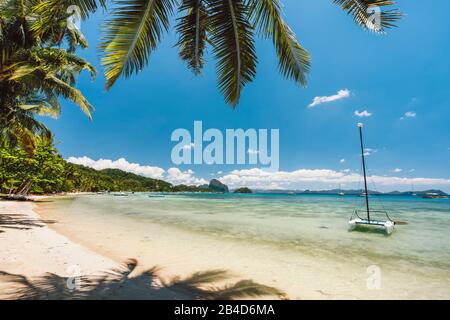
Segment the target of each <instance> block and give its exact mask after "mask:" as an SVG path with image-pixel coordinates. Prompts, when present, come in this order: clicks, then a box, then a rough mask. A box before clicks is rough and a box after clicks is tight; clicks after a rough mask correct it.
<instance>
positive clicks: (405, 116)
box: [400, 111, 417, 120]
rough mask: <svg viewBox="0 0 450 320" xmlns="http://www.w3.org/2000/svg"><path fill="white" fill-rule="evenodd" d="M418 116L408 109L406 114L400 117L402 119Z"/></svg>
mask: <svg viewBox="0 0 450 320" xmlns="http://www.w3.org/2000/svg"><path fill="white" fill-rule="evenodd" d="M416 116H417V113H416V112H414V111H408V112H405V114H404V115H403V117H401V118H400V120H404V119H405V118H415V117H416Z"/></svg>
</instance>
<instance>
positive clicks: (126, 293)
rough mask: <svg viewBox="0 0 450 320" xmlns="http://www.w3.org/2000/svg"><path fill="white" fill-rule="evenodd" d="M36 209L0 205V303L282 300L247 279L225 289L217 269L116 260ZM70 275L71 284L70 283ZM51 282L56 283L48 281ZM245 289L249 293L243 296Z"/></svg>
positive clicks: (226, 276)
mask: <svg viewBox="0 0 450 320" xmlns="http://www.w3.org/2000/svg"><path fill="white" fill-rule="evenodd" d="M66 196H67V195H66ZM43 198H46V197H39V198H38V199H43ZM34 199H37V198H34ZM37 202H39V201H37ZM37 207H38V204H37V203H36V202H34V200H33V201H0V243H1V248H0V300H3V299H50V300H60V299H96V300H97V299H121V300H125V299H138V300H139V299H151V300H173V299H175V300H180V299H186V300H194V299H198V298H200V299H224V300H227V299H241V298H245V297H247V298H252V296H253V297H258V298H272V299H273V298H277V297H278V298H281V299H285V298H286V296H285V295H284V293H283V292H281V291H279V290H277V289H276V288H273V287H270V286H264V285H262V284H259V283H256V282H253V281H252V280H248V281H244V282H243V283H241V282H235V283H234V282H233V286H235V287H236V291H233V290H230V289H229V285H230V284H231V283H230V280H233V279H234V275H233V274H230V273H228V272H226V271H224V270H221V269H214V270H207V271H203V272H199V271H198V270H197V271H196V270H190V269H189V268H184V270H183V272H180V273H177V274H176V276H174V274H171V273H166V272H161V271H164V270H163V268H161V269H160V268H159V267H158V266H154V267H153V268H149V266H148V265H145V264H144V265H142V264H141V263H140V261H139V260H136V259H133V258H131V259H130V258H129V257H128V258H127V259H118V258H117V256H116V257H114V255H112V254H107V253H106V252H105V251H104V250H100V249H99V248H98V247H95V246H89V245H86V243H83V241H77V240H76V239H74V237H71V236H67V233H63V232H60V231H61V230H59V228H55V227H54V226H53V224H54V223H57V222H56V221H53V220H46V219H43V218H42V215H41V214H40V213H39V212H38V210H37ZM75 274H76V277H75V279H76V280H75V281H72V280H70V279H71V278H74V275H75ZM180 275H181V277H180ZM198 276H200V277H202V276H203V277H205V279H204V280H201V281H199V280H198V279H196V277H198ZM54 279H56V280H57V281H56V282H57V283H56V284H55V283H51V282H50V281H49V280H52V281H53V280H54ZM69 281H70V283H72V284H76V283H77V282H76V281H80V282H79V283H80V284H81V286H80V288H79V287H75V289H72V288H70V287H69V289H68V288H66V286H69V285H70V283H69ZM190 281H192V283H190ZM212 285H213V286H212ZM39 286H42V288H40V287H39ZM30 289H31V290H30ZM73 290H75V291H73ZM245 290H247V291H248V294H247V295H246V294H244V295H242V292H243V291H245ZM86 292H87V293H86ZM254 292H258V293H257V294H256V295H255V294H254ZM24 293H25V294H24ZM224 294H225V295H224ZM227 294H229V296H227ZM233 294H234V295H235V297H234V296H233ZM202 297H203V298H202Z"/></svg>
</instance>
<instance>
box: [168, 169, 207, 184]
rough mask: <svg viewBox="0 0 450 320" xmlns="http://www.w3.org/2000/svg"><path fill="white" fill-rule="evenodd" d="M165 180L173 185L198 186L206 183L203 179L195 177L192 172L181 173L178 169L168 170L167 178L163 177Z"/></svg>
mask: <svg viewBox="0 0 450 320" xmlns="http://www.w3.org/2000/svg"><path fill="white" fill-rule="evenodd" d="M165 180H167V181H168V182H170V183H173V184H188V185H200V184H207V183H208V182H207V181H206V180H205V179H200V178H197V177H195V176H194V171H192V170H186V171H181V170H180V169H178V168H170V169H169V170H167V176H166V177H165Z"/></svg>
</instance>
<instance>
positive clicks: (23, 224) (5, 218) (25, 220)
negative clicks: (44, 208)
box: [0, 213, 55, 232]
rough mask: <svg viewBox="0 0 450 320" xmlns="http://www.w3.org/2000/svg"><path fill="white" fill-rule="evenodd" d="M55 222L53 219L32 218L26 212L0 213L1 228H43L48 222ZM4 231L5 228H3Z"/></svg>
mask: <svg viewBox="0 0 450 320" xmlns="http://www.w3.org/2000/svg"><path fill="white" fill-rule="evenodd" d="M52 223H55V221H53V220H39V219H30V218H29V217H28V216H27V215H24V214H14V213H12V214H1V215H0V230H1V229H18V230H29V229H31V228H36V227H38V228H41V227H44V226H45V225H46V224H52ZM2 231H3V232H4V230H2Z"/></svg>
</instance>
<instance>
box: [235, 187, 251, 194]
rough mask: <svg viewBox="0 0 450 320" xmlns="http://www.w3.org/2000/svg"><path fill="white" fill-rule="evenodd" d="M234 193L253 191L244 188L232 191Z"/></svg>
mask: <svg viewBox="0 0 450 320" xmlns="http://www.w3.org/2000/svg"><path fill="white" fill-rule="evenodd" d="M234 193H253V191H252V190H251V189H249V188H246V187H244V188H239V189H236V190H234Z"/></svg>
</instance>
